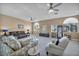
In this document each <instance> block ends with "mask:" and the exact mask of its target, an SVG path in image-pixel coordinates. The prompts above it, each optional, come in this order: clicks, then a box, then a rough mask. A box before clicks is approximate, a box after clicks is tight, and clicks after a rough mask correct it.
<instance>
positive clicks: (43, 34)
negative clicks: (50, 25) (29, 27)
mask: <svg viewBox="0 0 79 59" xmlns="http://www.w3.org/2000/svg"><path fill="white" fill-rule="evenodd" d="M39 36H43V37H49V33H39Z"/></svg>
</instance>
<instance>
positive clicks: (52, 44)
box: [46, 43, 64, 50]
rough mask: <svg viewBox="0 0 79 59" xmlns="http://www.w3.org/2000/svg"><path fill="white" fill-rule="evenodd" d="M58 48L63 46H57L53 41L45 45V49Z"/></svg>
mask: <svg viewBox="0 0 79 59" xmlns="http://www.w3.org/2000/svg"><path fill="white" fill-rule="evenodd" d="M49 48H50V49H59V50H63V49H64V48H62V47H60V46H58V45H55V44H54V43H49V44H48V46H47V47H46V49H49Z"/></svg>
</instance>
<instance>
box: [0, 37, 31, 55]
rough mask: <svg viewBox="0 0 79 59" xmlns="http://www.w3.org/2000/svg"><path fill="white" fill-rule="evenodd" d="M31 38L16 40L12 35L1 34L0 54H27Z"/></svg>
mask: <svg viewBox="0 0 79 59" xmlns="http://www.w3.org/2000/svg"><path fill="white" fill-rule="evenodd" d="M31 39H32V38H29V39H26V40H24V41H23V40H22V41H21V40H20V41H18V40H17V39H16V38H15V37H14V36H1V37H0V56H27V55H28V54H27V51H28V50H29V49H30V48H31V47H32V44H30V40H31Z"/></svg>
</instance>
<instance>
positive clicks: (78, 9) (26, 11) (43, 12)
mask: <svg viewBox="0 0 79 59" xmlns="http://www.w3.org/2000/svg"><path fill="white" fill-rule="evenodd" d="M56 9H59V12H58V14H57V15H55V14H48V6H47V3H12V4H11V3H7V4H5V3H2V4H1V3H0V14H4V15H8V16H13V17H17V18H20V19H23V20H30V17H32V18H33V21H40V20H45V19H51V18H59V17H67V16H73V15H79V4H78V3H63V4H61V5H60V6H58V7H56Z"/></svg>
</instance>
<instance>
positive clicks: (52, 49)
mask: <svg viewBox="0 0 79 59" xmlns="http://www.w3.org/2000/svg"><path fill="white" fill-rule="evenodd" d="M68 43H69V39H68V38H67V37H63V38H61V39H60V41H59V44H58V45H55V43H52V42H50V43H48V45H47V46H46V53H47V55H56V56H61V55H63V53H64V50H65V48H66V47H67V45H68Z"/></svg>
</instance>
